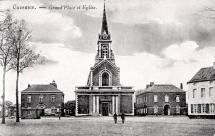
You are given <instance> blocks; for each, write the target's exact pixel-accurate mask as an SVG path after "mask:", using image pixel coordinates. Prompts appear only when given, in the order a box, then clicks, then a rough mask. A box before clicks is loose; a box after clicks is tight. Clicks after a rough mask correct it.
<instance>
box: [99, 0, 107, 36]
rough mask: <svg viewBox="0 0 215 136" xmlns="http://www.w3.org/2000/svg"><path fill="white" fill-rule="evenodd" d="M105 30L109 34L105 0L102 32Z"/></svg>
mask: <svg viewBox="0 0 215 136" xmlns="http://www.w3.org/2000/svg"><path fill="white" fill-rule="evenodd" d="M104 32H105V33H106V34H108V25H107V18H106V11H105V2H104V11H103V18H102V30H101V34H103V33H104Z"/></svg>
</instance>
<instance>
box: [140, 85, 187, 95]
mask: <svg viewBox="0 0 215 136" xmlns="http://www.w3.org/2000/svg"><path fill="white" fill-rule="evenodd" d="M146 92H185V91H184V90H182V89H180V88H178V87H176V86H174V85H171V84H154V85H152V86H151V87H148V88H146V89H144V90H139V91H138V94H142V93H146Z"/></svg>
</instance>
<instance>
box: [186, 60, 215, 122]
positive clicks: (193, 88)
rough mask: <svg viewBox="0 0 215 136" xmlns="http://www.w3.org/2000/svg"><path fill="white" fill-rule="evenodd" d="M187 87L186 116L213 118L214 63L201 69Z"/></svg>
mask: <svg viewBox="0 0 215 136" xmlns="http://www.w3.org/2000/svg"><path fill="white" fill-rule="evenodd" d="M187 85H188V92H187V95H188V99H187V103H188V116H189V117H190V118H195V117H201V118H215V89H214V88H215V63H214V65H213V66H212V67H206V68H201V69H200V70H199V71H198V72H197V73H196V74H195V75H194V76H193V78H192V79H191V80H190V81H189V82H188V83H187Z"/></svg>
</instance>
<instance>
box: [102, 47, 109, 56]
mask: <svg viewBox="0 0 215 136" xmlns="http://www.w3.org/2000/svg"><path fill="white" fill-rule="evenodd" d="M102 57H103V58H104V57H106V58H107V57H108V46H107V45H103V46H102Z"/></svg>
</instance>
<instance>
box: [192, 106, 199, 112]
mask: <svg viewBox="0 0 215 136" xmlns="http://www.w3.org/2000/svg"><path fill="white" fill-rule="evenodd" d="M193 113H198V105H197V104H193Z"/></svg>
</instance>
